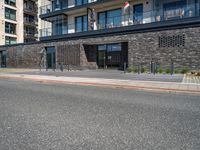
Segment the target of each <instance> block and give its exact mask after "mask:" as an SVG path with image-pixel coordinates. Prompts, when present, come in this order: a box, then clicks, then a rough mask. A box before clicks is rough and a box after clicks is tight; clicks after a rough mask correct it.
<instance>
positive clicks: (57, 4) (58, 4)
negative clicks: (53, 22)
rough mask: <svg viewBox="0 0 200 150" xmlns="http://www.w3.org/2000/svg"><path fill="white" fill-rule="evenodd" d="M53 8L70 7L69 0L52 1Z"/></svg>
mask: <svg viewBox="0 0 200 150" xmlns="http://www.w3.org/2000/svg"><path fill="white" fill-rule="evenodd" d="M52 7H53V10H54V11H56V10H60V9H63V8H67V7H68V0H54V1H52Z"/></svg>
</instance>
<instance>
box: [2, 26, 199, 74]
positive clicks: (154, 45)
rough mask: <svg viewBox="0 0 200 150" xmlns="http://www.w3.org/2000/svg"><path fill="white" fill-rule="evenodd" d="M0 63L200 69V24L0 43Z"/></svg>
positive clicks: (42, 65) (87, 67) (70, 66)
mask: <svg viewBox="0 0 200 150" xmlns="http://www.w3.org/2000/svg"><path fill="white" fill-rule="evenodd" d="M0 58H1V60H0V64H1V65H0V66H1V67H9V68H11V67H17V68H56V69H69V68H72V69H98V68H108V69H109V68H112V69H113V68H115V69H123V68H124V66H126V67H137V66H139V65H140V66H142V67H144V68H146V70H150V69H151V67H152V63H155V64H156V65H157V67H159V68H162V69H167V68H170V67H171V65H172V64H173V67H174V68H175V69H176V68H177V69H183V68H188V69H190V70H199V69H200V27H191V28H182V29H170V30H166V29H165V30H162V29H160V30H158V31H151V32H150V31H149V32H148V31H145V32H140V33H139V32H138V33H126V34H118V35H115V34H112V35H103V36H102V35H101V36H96V37H87V38H86V37H85V38H77V39H62V40H54V41H40V42H36V43H32V44H18V45H13V46H1V47H0Z"/></svg>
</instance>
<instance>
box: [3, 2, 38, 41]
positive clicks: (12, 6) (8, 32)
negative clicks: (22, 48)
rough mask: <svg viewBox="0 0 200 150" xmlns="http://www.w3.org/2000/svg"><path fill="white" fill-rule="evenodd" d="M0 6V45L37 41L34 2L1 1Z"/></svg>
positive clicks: (35, 5) (35, 3)
mask: <svg viewBox="0 0 200 150" xmlns="http://www.w3.org/2000/svg"><path fill="white" fill-rule="evenodd" d="M0 6H1V11H0V21H1V24H0V45H12V44H17V43H26V42H33V41H36V40H37V38H38V36H37V30H38V29H37V18H38V16H37V15H38V13H37V12H38V11H37V10H38V9H37V1H36V0H1V2H0Z"/></svg>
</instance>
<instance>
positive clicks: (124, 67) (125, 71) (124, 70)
mask: <svg viewBox="0 0 200 150" xmlns="http://www.w3.org/2000/svg"><path fill="white" fill-rule="evenodd" d="M125 73H126V62H124V74H125Z"/></svg>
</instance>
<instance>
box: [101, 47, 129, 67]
mask: <svg viewBox="0 0 200 150" xmlns="http://www.w3.org/2000/svg"><path fill="white" fill-rule="evenodd" d="M127 51H128V50H127V47H125V46H124V43H114V44H103V45H97V64H98V68H104V69H105V68H109V69H112V68H113V69H123V66H124V63H126V64H127Z"/></svg>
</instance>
